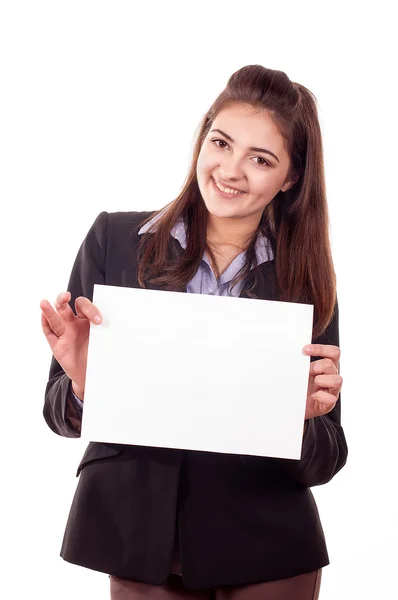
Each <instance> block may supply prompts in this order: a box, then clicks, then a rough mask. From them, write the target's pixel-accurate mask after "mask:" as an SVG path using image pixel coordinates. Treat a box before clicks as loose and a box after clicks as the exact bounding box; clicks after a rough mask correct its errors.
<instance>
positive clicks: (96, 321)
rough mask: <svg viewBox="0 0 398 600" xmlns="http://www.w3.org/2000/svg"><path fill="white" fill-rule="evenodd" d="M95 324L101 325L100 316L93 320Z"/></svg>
mask: <svg viewBox="0 0 398 600" xmlns="http://www.w3.org/2000/svg"><path fill="white" fill-rule="evenodd" d="M93 321H94V323H101V317H100V316H99V315H96V316H95V317H94V319H93Z"/></svg>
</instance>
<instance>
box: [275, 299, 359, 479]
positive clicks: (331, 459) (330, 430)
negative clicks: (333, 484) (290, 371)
mask: <svg viewBox="0 0 398 600" xmlns="http://www.w3.org/2000/svg"><path fill="white" fill-rule="evenodd" d="M313 343H314V344H332V345H335V346H339V308H338V301H337V299H336V305H335V311H334V316H333V319H332V321H331V322H330V323H329V325H328V327H327V329H326V330H325V331H324V333H323V334H321V335H320V336H319V337H318V338H316V339H315V340H314V341H313ZM313 360H316V357H314V356H311V362H312V361H313ZM305 423H306V424H307V425H306V427H305V430H304V435H303V446H302V452H301V459H300V460H291V459H282V460H281V459H276V460H278V461H279V462H280V467H281V469H283V470H284V471H285V472H286V473H287V474H288V475H289V477H291V478H292V479H294V480H295V481H297V482H298V483H301V484H302V485H305V486H306V487H313V486H316V485H322V484H324V483H327V482H328V481H330V480H331V479H332V477H334V475H336V473H338V471H340V469H341V468H342V467H343V466H344V465H345V463H346V461H347V455H348V448H347V442H346V439H345V435H344V431H343V428H342V426H341V394H339V396H338V399H337V402H336V404H335V406H334V408H333V409H332V410H331V411H330V412H329V413H327V414H325V415H322V416H319V417H313V418H312V419H307V420H306V421H305Z"/></svg>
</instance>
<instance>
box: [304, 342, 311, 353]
mask: <svg viewBox="0 0 398 600" xmlns="http://www.w3.org/2000/svg"><path fill="white" fill-rule="evenodd" d="M311 351H312V346H311V344H309V345H308V346H304V352H308V353H310V352H311Z"/></svg>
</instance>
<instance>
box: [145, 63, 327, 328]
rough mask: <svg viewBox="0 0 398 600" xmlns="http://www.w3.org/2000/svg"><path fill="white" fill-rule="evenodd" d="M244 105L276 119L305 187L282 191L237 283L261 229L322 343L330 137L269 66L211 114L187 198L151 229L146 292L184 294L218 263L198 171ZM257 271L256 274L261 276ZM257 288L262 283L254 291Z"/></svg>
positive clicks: (256, 69)
mask: <svg viewBox="0 0 398 600" xmlns="http://www.w3.org/2000/svg"><path fill="white" fill-rule="evenodd" d="M236 103H238V104H245V105H250V106H252V107H253V108H255V109H259V110H264V111H267V112H268V114H269V115H270V116H271V117H272V119H273V122H274V123H275V125H276V126H277V128H278V131H279V132H280V134H281V135H282V137H283V138H284V139H285V143H286V149H287V152H288V154H289V156H290V162H291V168H290V173H289V175H288V177H289V178H291V177H295V178H296V179H297V181H296V183H295V184H294V185H293V186H292V187H291V188H290V189H289V190H287V191H286V192H281V191H280V192H278V193H277V194H276V196H275V197H274V198H273V200H272V201H271V202H270V203H269V204H268V205H267V206H266V207H265V209H264V212H263V215H262V217H261V221H260V223H259V226H258V228H257V230H256V232H254V234H253V237H252V240H251V243H250V244H249V245H248V247H247V250H246V262H245V265H244V267H243V269H241V271H240V272H239V273H238V275H237V276H236V277H235V279H234V281H233V283H235V284H236V282H237V281H238V280H240V279H242V278H243V277H246V275H247V274H248V273H249V271H250V269H251V266H252V265H253V264H254V265H255V264H256V255H255V250H254V248H255V241H256V239H257V236H258V234H259V232H260V231H261V232H262V233H263V234H264V235H265V236H266V237H267V238H268V240H269V243H270V246H271V248H272V249H273V251H274V255H275V268H276V277H277V282H278V286H279V290H280V297H279V299H280V300H281V301H290V302H304V303H309V304H314V332H313V334H314V337H317V336H318V335H320V334H321V333H322V332H323V331H324V330H325V329H326V327H327V325H328V324H329V322H330V320H331V318H332V316H333V310H334V306H335V302H336V276H335V271H334V266H333V260H332V254H331V247H330V240H329V216H328V207H327V200H326V188H325V173H324V161H323V146H322V136H321V129H320V125H319V120H318V112H317V100H316V98H315V96H314V94H313V93H312V92H310V90H308V89H307V88H306V87H304V86H303V85H301V84H299V83H294V82H292V81H291V80H290V79H289V78H288V76H287V75H286V74H285V73H284V72H282V71H275V70H272V69H267V68H265V67H263V66H261V65H249V66H246V67H243V68H242V69H239V70H238V71H236V72H235V73H234V74H233V75H231V77H230V78H229V80H228V83H227V86H226V88H225V89H224V90H223V91H222V92H221V94H220V95H219V96H218V98H217V99H216V100H215V102H214V103H213V104H212V106H211V107H210V109H209V110H208V111H207V113H206V114H205V115H204V117H203V119H202V121H201V123H200V125H199V128H198V130H197V132H196V141H195V145H194V149H193V156H192V161H191V165H190V168H189V171H188V174H187V177H186V180H185V182H184V185H183V188H182V191H181V193H180V194H179V196H178V197H177V198H176V199H175V200H173V201H172V202H171V203H169V204H168V205H167V206H166V208H165V212H164V214H163V215H162V216H161V217H160V218H159V220H158V221H157V223H156V226H155V227H152V228H151V229H150V232H151V233H150V235H143V236H142V239H141V242H140V247H139V255H138V282H139V285H140V286H141V287H146V285H147V283H149V282H151V283H155V284H156V285H158V286H160V287H162V288H164V289H173V290H175V291H183V290H184V289H185V288H186V286H187V284H188V282H189V281H190V279H191V278H192V277H193V275H194V274H195V273H196V271H197V269H198V268H199V265H200V263H201V260H202V256H203V254H204V252H205V251H206V252H207V253H208V254H209V256H210V257H211V259H212V262H213V263H215V260H214V255H213V253H212V250H211V248H210V247H209V245H208V243H207V240H206V231H207V215H208V212H207V209H206V206H205V204H204V201H203V198H202V196H201V193H200V190H199V186H198V182H197V177H196V166H197V161H198V157H199V153H200V150H201V147H202V144H203V142H204V140H205V138H206V135H207V134H208V132H209V130H210V128H211V126H212V123H213V121H214V119H215V118H216V116H217V114H218V113H219V112H220V111H221V110H223V109H224V108H227V107H228V106H231V105H232V104H236ZM162 210H163V209H162ZM159 212H160V211H157V212H156V213H155V214H159ZM153 216H154V215H152V216H151V218H152V217H153ZM180 218H183V219H184V223H185V227H186V230H187V248H186V250H185V251H184V252H182V253H178V254H177V253H176V252H175V251H173V245H172V244H171V241H170V238H171V236H170V231H171V229H172V227H173V226H174V225H175V224H176V223H177V221H178V220H179V219H180ZM148 220H149V219H147V220H146V221H145V222H148ZM141 225H142V223H141ZM174 248H175V246H174ZM256 271H258V270H256V269H254V272H255V275H256V277H257V275H258V273H256ZM216 275H219V274H218V273H216ZM255 284H256V280H255V283H254V284H253V286H252V288H254V286H255Z"/></svg>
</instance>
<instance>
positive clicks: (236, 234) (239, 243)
mask: <svg viewBox="0 0 398 600" xmlns="http://www.w3.org/2000/svg"><path fill="white" fill-rule="evenodd" d="M260 218H261V217H260ZM260 218H259V217H258V216H257V215H250V217H246V218H236V219H234V218H226V217H215V216H214V215H211V214H209V215H208V217H207V241H208V242H209V243H210V244H211V245H212V246H215V247H223V246H233V247H235V248H239V249H240V250H242V251H243V250H245V249H246V247H247V246H248V244H249V243H250V239H251V237H252V236H253V233H254V232H255V231H256V229H257V227H258V224H259V222H260Z"/></svg>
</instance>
